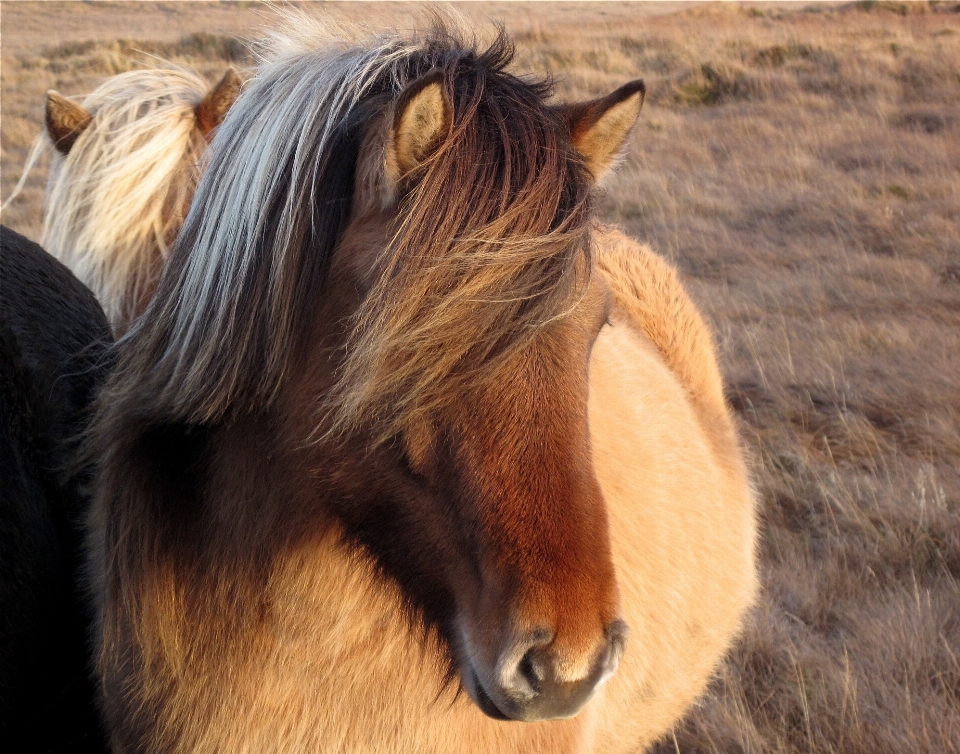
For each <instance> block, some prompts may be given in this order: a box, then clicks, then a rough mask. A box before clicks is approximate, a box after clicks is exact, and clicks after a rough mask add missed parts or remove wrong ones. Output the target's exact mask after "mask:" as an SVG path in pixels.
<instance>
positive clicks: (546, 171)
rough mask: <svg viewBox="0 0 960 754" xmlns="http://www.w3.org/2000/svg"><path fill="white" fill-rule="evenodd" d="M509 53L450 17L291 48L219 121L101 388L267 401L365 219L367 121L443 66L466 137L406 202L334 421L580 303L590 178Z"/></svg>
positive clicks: (142, 399)
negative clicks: (413, 28) (455, 26)
mask: <svg viewBox="0 0 960 754" xmlns="http://www.w3.org/2000/svg"><path fill="white" fill-rule="evenodd" d="M512 57H513V49H512V46H511V45H510V43H509V42H508V40H507V39H506V37H505V36H504V35H503V33H502V32H501V34H500V35H499V36H498V37H497V38H496V40H495V41H494V42H493V44H492V45H491V46H490V47H489V48H487V49H486V50H485V51H482V52H477V51H476V50H474V49H473V48H471V47H470V46H469V45H467V44H465V43H464V42H463V40H461V39H460V38H459V37H457V36H456V35H455V34H454V33H453V32H451V31H449V30H447V29H444V28H442V27H437V28H435V29H434V30H433V31H431V32H430V33H429V34H428V35H426V36H425V37H424V38H422V39H419V40H415V41H414V42H401V41H399V40H397V39H391V40H386V41H384V42H382V43H381V44H380V45H379V46H378V47H377V46H375V47H374V48H373V49H372V50H371V48H369V47H355V48H349V49H347V50H344V49H343V48H342V47H341V48H338V47H335V46H332V47H330V48H328V49H324V50H321V51H319V52H317V51H308V52H304V51H296V52H295V53H292V54H291V53H290V52H289V51H287V52H281V53H279V54H278V56H277V60H275V61H274V62H273V63H270V64H267V65H265V66H264V68H263V70H262V71H261V74H260V75H259V76H258V77H257V78H256V79H255V80H254V81H253V82H252V83H251V85H250V86H249V87H248V88H247V89H246V90H245V91H244V93H243V94H242V95H241V97H240V98H239V99H238V101H237V103H236V104H235V105H234V107H233V109H232V110H231V112H230V113H229V115H228V116H227V118H226V120H225V121H224V123H223V124H222V126H221V127H220V132H219V133H218V135H217V137H216V139H215V141H214V143H213V145H212V147H211V150H210V152H211V156H210V164H209V167H208V169H207V170H206V171H205V174H204V177H203V179H202V181H201V183H200V186H199V187H198V190H197V194H196V197H195V199H194V203H193V205H192V208H191V211H190V214H189V216H188V218H187V220H186V222H185V224H184V227H183V230H182V232H181V235H180V237H179V239H178V242H177V245H176V248H175V249H174V252H173V255H172V259H171V263H170V265H169V267H168V269H167V271H166V272H165V275H164V278H163V280H162V281H161V284H160V287H159V289H158V292H157V295H156V298H155V300H154V302H153V303H152V305H151V307H150V309H149V311H148V312H147V314H146V316H144V317H142V318H141V320H140V321H139V324H138V325H137V326H136V327H135V329H134V330H133V331H132V332H131V334H130V335H129V336H128V337H127V338H125V339H124V341H123V342H122V343H121V352H122V357H121V364H120V368H119V369H118V370H117V372H116V373H115V375H114V377H113V379H112V380H111V382H110V385H109V386H108V388H107V391H106V393H105V395H106V399H105V401H106V402H107V403H114V402H116V401H117V400H123V401H126V400H129V401H131V403H132V405H134V406H136V408H135V409H134V410H135V412H136V413H138V414H141V415H142V414H143V413H144V412H146V413H148V414H153V415H154V416H162V417H164V418H165V419H168V420H176V421H187V422H191V423H192V422H200V423H206V422H210V421H212V420H216V419H217V418H219V417H222V416H224V415H225V414H227V413H229V412H234V411H243V410H245V409H249V408H251V407H254V406H258V407H262V406H265V405H268V404H269V402H270V401H271V399H272V398H273V396H274V395H275V394H276V391H277V389H278V387H279V385H280V384H281V382H282V380H283V377H284V375H285V374H286V373H287V371H288V369H289V367H290V359H291V358H292V355H293V354H296V353H297V352H298V349H299V348H300V347H301V346H302V344H301V343H300V342H299V338H300V337H301V336H302V334H303V333H304V331H305V330H306V329H307V327H306V325H307V322H308V317H309V316H310V315H311V314H312V313H313V311H314V309H313V307H314V305H315V302H316V300H317V298H318V297H319V296H321V295H322V291H323V284H324V281H325V277H326V274H327V271H328V270H329V267H330V262H331V258H332V256H333V253H334V250H335V249H336V247H337V244H338V241H339V239H340V236H341V234H342V231H343V229H344V226H345V224H346V222H347V220H348V218H349V216H350V210H351V196H352V194H353V190H354V171H355V169H356V166H357V159H358V150H359V148H360V140H361V138H362V136H363V127H364V125H366V123H367V122H368V121H369V119H370V118H371V117H372V115H374V114H376V113H377V112H379V111H383V110H384V108H388V107H389V106H390V103H391V102H392V101H394V100H395V99H396V97H397V96H398V95H399V93H400V92H401V91H402V90H403V88H404V87H405V86H406V85H407V84H408V83H409V82H411V81H414V80H416V79H417V78H419V77H421V76H423V75H424V74H426V73H428V72H430V71H432V70H436V69H440V70H441V71H442V72H443V85H444V87H445V89H446V90H447V93H448V95H449V96H450V98H451V101H452V102H453V108H454V122H453V125H452V133H451V134H450V137H449V138H448V139H446V141H445V142H444V144H443V145H442V147H441V148H440V149H438V150H437V152H436V153H435V155H433V157H432V158H431V159H430V160H429V161H428V163H427V164H426V165H425V166H424V169H423V171H422V174H421V175H420V176H418V178H417V180H416V181H414V182H412V186H411V187H410V188H409V190H407V191H406V192H405V193H404V194H403V195H402V196H401V197H400V199H399V201H400V202H401V203H402V206H401V209H400V212H399V217H400V218H401V221H400V226H399V227H398V228H397V233H396V235H395V238H394V242H393V243H392V244H391V245H390V246H389V247H388V248H387V249H386V250H385V252H384V254H383V256H382V258H381V260H380V270H379V278H378V279H377V282H376V283H375V284H374V286H373V288H372V290H371V292H370V293H369V295H368V296H367V297H366V299H365V303H364V305H363V306H362V308H361V310H360V311H359V312H358V313H357V315H356V317H355V320H354V322H355V330H354V333H353V337H352V339H351V342H350V344H349V348H348V349H347V350H348V353H349V356H348V358H347V361H346V363H345V364H344V366H343V369H342V372H341V379H340V381H339V383H338V386H337V388H336V390H335V391H334V394H333V395H332V396H329V397H328V400H327V401H326V403H325V407H326V409H327V411H328V414H329V415H330V416H329V417H328V418H330V419H331V421H332V423H331V424H328V425H327V426H328V427H329V426H332V427H334V428H338V429H347V428H349V427H351V426H354V425H356V424H357V423H358V422H361V421H364V420H366V419H369V418H370V417H372V416H374V415H377V416H384V415H388V416H389V418H390V419H391V421H393V420H400V419H401V418H402V417H403V416H404V415H406V414H409V413H410V412H415V413H419V412H423V411H428V410H430V409H431V408H435V407H437V406H439V405H441V404H442V403H443V402H445V401H446V400H450V399H451V398H452V397H454V396H455V394H456V385H457V384H458V381H460V380H462V379H466V378H467V376H468V375H470V374H474V376H475V372H476V370H477V369H479V368H482V367H483V366H484V365H486V364H489V363H490V362H491V360H493V359H494V358H495V357H496V356H498V355H502V354H504V353H506V352H508V351H509V350H510V349H511V347H512V346H513V345H514V344H516V343H517V342H519V341H520V340H522V339H523V338H524V337H525V336H526V335H528V334H529V333H531V332H533V331H535V330H536V328H537V327H538V326H540V325H541V324H542V323H544V322H546V321H549V320H550V319H552V318H554V317H556V316H558V315H561V314H562V313H563V312H564V311H566V310H567V309H568V308H569V307H570V306H571V304H572V303H573V302H574V301H575V300H576V294H577V292H578V291H579V290H581V289H582V285H583V283H584V282H585V280H586V276H587V270H588V268H589V265H588V264H587V263H586V262H587V260H586V253H587V252H586V250H587V244H586V241H585V239H586V235H585V233H586V231H585V219H586V217H587V194H588V184H587V180H586V176H585V174H584V171H583V170H582V167H581V165H580V161H579V159H578V158H577V157H576V156H575V154H574V153H573V151H572V149H571V148H570V147H569V145H568V139H565V138H564V137H565V130H564V129H565V128H566V127H565V125H564V122H563V120H562V118H561V117H560V115H559V114H557V113H556V112H555V111H554V110H553V109H552V108H551V107H550V106H548V105H546V104H545V101H544V100H545V98H546V97H547V96H548V94H549V91H550V87H549V85H547V84H546V83H544V82H539V81H526V80H523V79H520V78H518V77H516V76H514V75H512V74H510V73H507V72H506V67H507V66H508V65H509V63H510V62H511V60H512ZM237 154H241V155H243V156H244V157H243V159H239V160H238V159H237V157H236V155H237ZM444 205H445V206H446V210H445V211H443V212H438V211H437V210H436V208H437V207H438V206H444ZM441 383H442V384H443V388H442V389H440V388H439V387H438V386H439V385H440V384H441Z"/></svg>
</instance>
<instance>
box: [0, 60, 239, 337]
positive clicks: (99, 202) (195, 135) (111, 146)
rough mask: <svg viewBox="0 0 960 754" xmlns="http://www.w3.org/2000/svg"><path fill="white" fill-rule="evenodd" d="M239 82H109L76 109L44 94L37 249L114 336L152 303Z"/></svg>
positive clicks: (182, 75) (133, 76) (153, 77)
mask: <svg viewBox="0 0 960 754" xmlns="http://www.w3.org/2000/svg"><path fill="white" fill-rule="evenodd" d="M240 83H241V82H240V77H239V76H238V74H237V72H236V71H235V70H234V69H233V68H229V69H228V70H227V72H226V73H225V74H224V76H223V78H222V79H221V80H220V82H219V83H218V84H216V85H215V86H214V87H212V88H211V87H210V86H209V85H208V84H207V83H206V82H205V81H204V80H203V79H202V78H201V77H200V76H199V75H198V74H196V73H193V72H191V71H189V70H186V69H182V68H172V67H171V68H158V69H143V70H134V71H128V72H126V73H121V74H118V75H116V76H111V77H110V78H108V79H107V80H106V81H104V82H103V83H102V84H101V85H100V86H98V87H97V88H96V89H95V90H94V91H93V92H92V93H91V94H89V95H87V96H86V97H85V98H84V99H83V101H82V102H79V101H76V100H73V99H71V98H69V97H64V96H62V95H60V94H58V93H57V92H55V91H52V90H51V91H49V92H48V93H47V101H46V112H45V126H46V135H47V136H48V137H49V142H50V143H51V144H52V145H53V147H55V151H54V160H53V163H52V165H51V170H50V179H49V182H48V185H47V200H46V206H45V209H44V218H43V232H42V234H41V237H40V243H41V245H42V246H44V247H45V248H46V249H47V250H48V251H49V252H50V253H52V254H53V255H54V256H56V257H57V258H58V259H59V260H60V261H61V262H63V263H64V264H65V265H67V267H69V268H70V270H71V271H72V272H73V273H74V274H75V275H76V276H77V277H78V278H79V279H80V280H81V281H82V282H83V283H85V284H86V285H87V287H89V288H90V289H91V290H92V291H93V292H94V294H95V295H96V296H97V298H98V299H99V301H100V303H101V305H102V306H103V308H104V310H105V312H106V314H107V318H108V320H109V321H110V324H111V326H112V327H113V329H114V331H116V332H123V331H124V330H125V329H126V328H127V327H128V326H129V323H130V321H131V320H132V319H133V318H134V317H136V316H137V315H138V314H140V313H141V312H142V311H143V310H144V308H146V305H147V303H148V302H149V300H150V298H151V296H152V295H153V291H154V289H155V287H156V283H157V280H158V279H159V276H160V273H161V272H162V270H163V267H164V265H165V263H166V258H167V256H168V255H169V249H170V245H171V244H172V243H173V240H174V239H175V238H176V234H177V232H178V231H179V229H180V226H181V225H182V224H183V218H184V216H185V215H186V211H187V208H188V207H189V204H190V200H191V198H192V197H193V191H194V189H195V187H196V182H197V178H198V176H199V172H200V165H201V161H202V157H203V153H204V151H205V150H206V147H207V142H208V140H209V139H210V138H212V134H213V132H214V130H215V129H216V127H217V126H218V125H219V123H220V121H221V120H222V119H223V116H224V115H225V114H226V112H227V110H228V109H229V108H230V105H231V104H232V103H233V100H234V99H236V96H237V94H238V93H239V90H240ZM39 144H40V145H41V146H42V142H40V143H39ZM36 154H37V151H36V150H35V151H34V154H33V155H32V158H31V160H30V162H32V161H33V159H35V158H36ZM28 169H29V163H28ZM8 201H9V200H8Z"/></svg>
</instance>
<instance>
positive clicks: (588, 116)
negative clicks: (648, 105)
mask: <svg viewBox="0 0 960 754" xmlns="http://www.w3.org/2000/svg"><path fill="white" fill-rule="evenodd" d="M646 91H647V89H646V87H645V86H644V84H643V80H642V79H637V80H636V81H631V82H630V83H629V84H624V85H623V86H621V87H620V88H619V89H617V90H616V91H615V92H613V93H612V94H608V95H607V96H606V97H601V98H600V99H596V100H591V101H589V102H578V103H575V104H571V105H563V106H561V107H560V108H559V109H560V113H561V115H562V116H563V117H564V118H565V119H566V121H567V126H568V128H569V129H570V138H571V141H572V142H573V146H574V148H575V149H576V150H577V152H579V153H580V156H581V157H583V161H584V164H585V166H586V168H587V170H589V171H590V175H591V176H592V177H593V180H594V181H599V180H601V179H602V178H603V177H604V175H606V174H607V173H608V172H609V171H610V169H611V168H612V167H613V166H614V164H615V163H616V162H617V157H618V156H619V155H620V153H621V152H622V151H623V149H624V147H625V145H626V143H627V139H628V138H629V136H630V133H631V131H633V128H634V126H635V125H636V123H637V118H639V117H640V108H641V107H643V98H644V95H645V94H646Z"/></svg>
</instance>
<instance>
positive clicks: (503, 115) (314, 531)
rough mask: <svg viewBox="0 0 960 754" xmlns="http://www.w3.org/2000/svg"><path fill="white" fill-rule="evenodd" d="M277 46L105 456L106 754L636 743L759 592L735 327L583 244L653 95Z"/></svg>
mask: <svg viewBox="0 0 960 754" xmlns="http://www.w3.org/2000/svg"><path fill="white" fill-rule="evenodd" d="M264 54H265V61H264V63H263V64H262V65H261V67H260V70H259V71H258V73H257V75H256V77H255V78H254V80H253V81H252V82H251V84H250V86H249V87H248V88H246V89H245V91H244V92H243V93H242V94H241V96H240V97H239V99H238V100H237V102H236V104H235V106H234V107H233V108H232V109H231V111H230V113H229V114H228V115H227V117H226V118H225V119H224V122H223V123H222V125H221V126H220V128H219V129H218V132H217V135H216V137H215V139H214V141H213V143H212V145H211V150H210V161H209V164H208V168H207V170H206V171H205V173H204V175H203V177H202V178H201V180H200V183H199V185H198V187H197V191H196V196H195V198H194V201H193V203H192V205H191V208H190V211H189V214H188V216H187V218H186V221H185V224H184V226H183V229H182V231H181V233H180V236H179V238H178V240H177V241H176V244H175V246H174V249H173V253H172V255H171V258H170V262H169V265H168V269H167V270H166V272H165V274H164V276H163V278H162V279H161V281H160V284H159V286H158V289H157V292H156V296H155V298H154V299H153V300H152V301H151V303H150V304H149V307H148V309H147V312H146V314H145V315H144V316H143V317H141V318H139V319H138V320H136V322H135V323H134V324H133V326H132V328H131V330H130V332H129V333H128V334H127V335H126V336H125V337H124V338H123V339H122V340H121V341H120V343H119V346H118V366H117V368H116V370H115V371H114V372H113V374H112V376H111V377H110V380H109V382H108V384H107V386H106V387H105V389H104V391H103V392H102V394H101V396H100V399H99V403H98V414H97V417H96V419H95V422H94V426H93V429H92V431H91V436H90V441H89V445H88V448H87V453H88V455H89V456H90V457H92V458H96V459H97V460H98V462H99V469H98V472H97V477H96V481H95V484H94V494H95V500H94V507H93V512H92V516H91V521H90V526H89V535H88V552H89V567H90V573H91V576H92V579H93V585H94V591H95V594H96V599H97V610H98V616H99V618H98V632H99V633H98V640H97V643H98V647H99V651H98V660H97V666H98V673H99V676H100V680H101V684H102V702H103V709H104V714H105V720H106V724H107V727H108V729H109V732H110V736H111V742H112V746H113V749H114V751H115V752H118V753H119V752H188V751H189V752H214V751H251V752H253V751H256V752H271V751H276V752H292V751H330V752H333V751H338V752H344V751H349V752H360V751H377V752H411V751H417V752H446V751H451V750H453V751H462V752H489V751H498V752H589V751H604V752H621V751H622V752H628V751H636V750H638V749H640V748H642V747H643V746H645V745H647V744H648V743H650V742H652V741H653V740H655V739H656V738H657V737H658V736H660V735H662V734H663V733H664V731H666V730H667V729H668V727H669V726H670V725H671V724H672V723H673V722H674V721H675V720H676V719H677V718H678V717H679V716H680V715H681V714H682V713H683V712H684V710H685V709H686V708H687V707H688V706H689V705H690V704H691V703H692V701H693V700H694V699H695V698H696V696H697V695H698V694H699V693H700V692H701V691H702V690H703V688H704V686H705V684H706V682H707V680H708V678H709V676H710V673H711V671H712V669H713V668H714V667H715V665H716V664H717V662H718V661H719V659H720V658H721V657H722V655H723V653H724V651H725V650H726V648H727V647H728V646H729V644H730V642H731V641H732V639H733V637H734V636H735V634H736V631H737V629H738V626H739V623H740V620H741V617H742V614H743V612H744V610H745V609H746V608H747V606H748V605H749V604H750V602H751V600H752V598H753V595H754V591H755V588H756V576H755V567H754V537H755V513H754V499H753V495H752V491H751V487H750V484H749V480H748V477H747V474H746V471H745V468H744V464H743V461H742V458H741V451H740V448H739V444H738V440H737V436H736V432H735V428H734V425H733V422H732V419H731V416H730V413H729V410H728V408H727V406H726V404H725V402H724V398H723V391H722V383H721V378H720V374H719V371H718V369H717V365H716V359H715V356H714V352H713V345H712V342H711V338H710V334H709V332H708V330H707V329H706V327H705V325H704V323H703V320H702V318H701V317H700V316H699V314H698V313H697V311H696V309H695V308H694V307H693V306H692V304H691V302H690V301H689V299H688V298H687V297H686V295H685V293H684V292H683V290H682V288H681V287H680V285H679V283H678V281H677V278H676V276H675V274H674V273H673V272H672V270H670V268H669V267H667V266H666V265H665V264H663V263H662V262H661V261H660V260H659V259H657V258H656V257H655V256H654V255H653V254H652V253H650V252H649V251H648V250H645V249H642V248H641V249H638V248H637V247H636V245H635V244H629V243H621V241H622V238H623V237H622V236H620V235H619V234H618V233H616V232H615V231H610V230H609V229H604V228H601V227H599V226H597V225H596V224H595V223H594V222H593V221H592V220H591V197H592V191H591V188H592V186H593V185H594V184H595V183H596V181H597V180H599V179H600V178H601V177H602V175H603V174H604V173H606V172H607V171H608V170H609V169H610V167H611V165H612V164H613V163H614V162H615V159H616V157H617V155H618V153H619V152H620V151H621V149H622V148H623V145H624V144H625V142H626V140H627V138H628V136H629V134H630V133H631V131H632V129H633V126H634V124H635V121H636V119H637V117H638V116H639V112H640V108H641V106H642V103H643V96H644V87H643V84H642V82H640V81H635V82H631V83H629V84H626V85H624V86H622V87H621V88H619V89H618V90H616V91H615V92H613V93H612V94H610V95H608V96H606V97H603V98H601V99H598V100H593V101H589V102H579V103H575V104H567V105H556V104H552V103H550V102H549V101H548V97H549V87H548V86H547V85H545V84H543V83H542V82H536V81H530V80H526V79H521V78H518V77H516V76H514V75H512V74H511V73H509V72H508V70H507V66H508V65H509V63H510V61H511V57H512V49H511V47H510V45H509V42H508V40H507V39H506V38H505V36H504V35H500V36H499V37H498V38H497V39H496V40H495V41H494V42H493V43H492V44H491V45H490V46H489V47H488V48H487V49H485V50H482V51H480V50H478V49H476V46H475V45H472V44H468V43H466V42H464V41H463V40H461V39H459V38H458V37H457V35H456V34H455V33H454V32H453V31H450V30H445V29H442V28H435V29H434V30H432V31H430V32H429V33H426V34H424V35H422V36H413V37H410V38H402V37H400V36H398V35H391V34H385V35H381V36H378V37H376V38H367V39H362V40H349V39H344V38H342V37H338V36H337V35H335V34H331V33H328V32H326V31H324V30H323V29H322V28H314V26H313V25H311V24H308V23H307V22H306V21H305V20H303V19H299V20H298V21H297V29H296V31H289V32H287V33H280V32H278V33H277V34H276V35H275V36H274V38H273V41H272V44H271V45H270V46H268V47H267V48H266V50H265V53H264ZM238 155H242V159H241V158H238ZM599 247H602V249H603V251H602V253H601V252H598V248H599ZM628 634H629V636H628ZM462 691H465V692H466V693H465V694H464V693H461V692H462ZM507 721H522V722H514V723H510V722H507Z"/></svg>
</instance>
